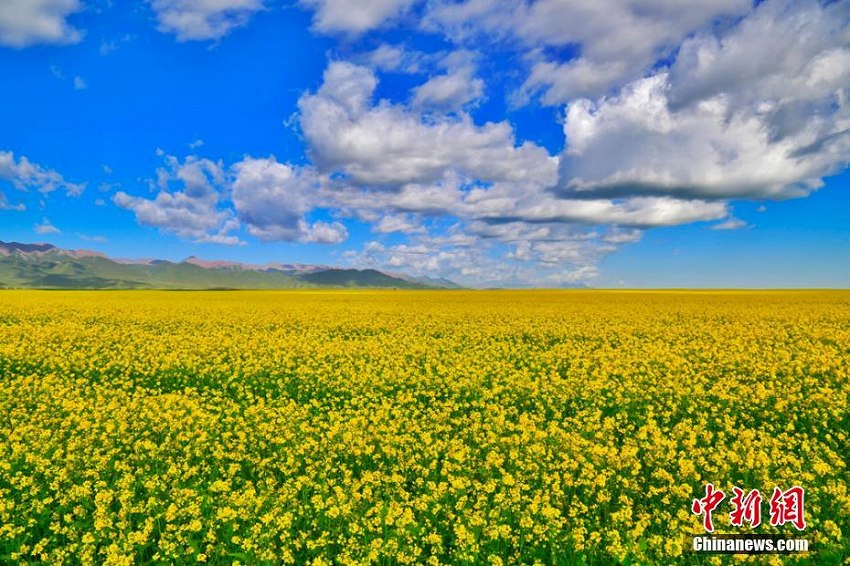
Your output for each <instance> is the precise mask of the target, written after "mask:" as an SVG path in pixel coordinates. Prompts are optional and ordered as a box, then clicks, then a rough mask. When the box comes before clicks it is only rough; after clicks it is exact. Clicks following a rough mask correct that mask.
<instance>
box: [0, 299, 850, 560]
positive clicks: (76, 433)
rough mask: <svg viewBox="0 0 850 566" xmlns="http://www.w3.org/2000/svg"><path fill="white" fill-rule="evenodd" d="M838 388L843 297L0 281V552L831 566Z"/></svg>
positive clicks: (840, 518)
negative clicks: (745, 498)
mask: <svg viewBox="0 0 850 566" xmlns="http://www.w3.org/2000/svg"><path fill="white" fill-rule="evenodd" d="M848 378H850V292H614V291H611V292H602V291H600V292H596V291H566V292H558V291H492V292H491V291H486V292H485V291H481V292H473V291H457V292H455V291H447V292H440V291H434V292H425V291H411V292H403V291H385V292H366V291H319V292H312V291H294V292H293V291H289V292H274V291H268V292H155V291H151V292H148V291H130V292H58V291H57V292H49V291H48V292H37V291H5V292H2V293H0V419H2V426H0V562H4V563H6V562H16V561H20V562H30V563H35V562H47V563H57V564H58V563H66V564H76V563H84V564H102V563H109V564H134V563H145V562H157V563H178V564H181V563H189V562H192V563H194V562H206V563H212V564H222V563H227V564H231V563H234V562H239V563H242V564H266V563H267V564H277V563H295V564H305V563H311V564H332V563H337V564H364V563H365V564H371V563H381V564H421V563H425V564H438V563H439V564H446V563H450V564H494V565H498V564H519V563H523V564H530V563H535V562H537V563H541V564H574V563H587V564H611V563H618V562H619V563H631V564H637V563H639V564H645V563H651V564H672V563H705V562H710V561H713V562H715V563H721V562H723V563H726V562H728V561H725V560H724V561H721V560H720V559H719V558H718V557H714V558H713V559H712V558H709V557H706V556H698V555H695V554H692V553H690V551H689V548H690V547H689V545H690V542H691V537H692V536H693V535H694V534H699V533H702V532H703V527H702V521H701V518H700V517H698V516H697V515H694V514H692V513H691V503H692V501H693V499H694V498H697V497H701V496H702V495H703V494H704V491H703V490H704V485H705V484H706V483H709V482H711V483H713V484H714V485H716V486H718V488H722V489H724V490H726V491H727V493H728V492H729V490H730V489H731V487H732V486H733V485H739V486H742V487H746V488H747V489H754V488H758V489H760V490H761V491H762V493H768V494H769V492H770V490H771V489H772V488H773V486H774V485H780V486H790V485H800V486H803V487H804V488H805V489H806V501H805V505H806V508H805V513H806V522H807V530H806V532H805V533H804V534H805V536H806V537H807V538H808V539H810V541H811V543H812V546H813V548H814V552H812V553H810V554H808V555H803V556H802V557H800V558H799V560H800V561H802V562H807V561H808V562H811V563H817V564H821V563H827V564H828V563H842V562H845V561H846V560H847V558H848V556H850V542H848V541H850V493H848V488H847V485H848V480H849V479H850V474H848V469H847V465H848V458H850V444H848V434H850V412H849V411H848V395H850V380H848ZM728 512H729V510H728V508H727V507H725V506H724V507H723V508H722V513H721V510H720V509H719V510H718V511H717V512H716V515H715V522H716V523H717V524H718V529H717V532H730V533H731V532H749V531H748V530H747V529H746V528H744V529H741V528H737V529H736V528H732V527H730V525H729V524H728ZM724 516H725V519H724ZM755 532H759V533H775V532H783V533H790V534H793V535H795V536H796V535H797V533H796V531H795V530H794V529H793V527H790V525H786V526H784V527H781V528H780V527H771V526H770V525H769V524H767V525H762V526H760V527H758V529H756V531H755ZM725 558H728V557H725ZM772 560H773V561H774V562H775V563H779V557H773V558H772Z"/></svg>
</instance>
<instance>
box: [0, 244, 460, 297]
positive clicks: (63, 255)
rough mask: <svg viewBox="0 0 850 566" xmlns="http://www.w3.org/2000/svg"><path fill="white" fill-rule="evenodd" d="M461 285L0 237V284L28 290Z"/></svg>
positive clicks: (320, 267)
mask: <svg viewBox="0 0 850 566" xmlns="http://www.w3.org/2000/svg"><path fill="white" fill-rule="evenodd" d="M339 287H348V288H379V289H457V288H460V286H459V285H457V284H456V283H454V282H453V281H449V280H448V279H434V278H430V277H412V276H409V275H405V274H400V273H385V272H383V271H378V270H376V269H344V268H338V267H330V266H326V265H304V264H299V263H294V264H290V263H268V264H263V265H253V264H247V263H238V262H232V261H206V260H202V259H199V258H197V257H194V256H192V257H189V258H186V259H185V260H183V261H181V262H177V263H175V262H171V261H165V260H159V259H139V260H129V259H113V258H110V257H108V256H106V255H105V254H102V253H100V252H95V251H88V250H65V249H61V248H58V247H56V246H54V245H51V244H21V243H17V242H8V243H6V242H2V241H0V288H7V289H8V288H25V289H300V288H305V289H306V288H339Z"/></svg>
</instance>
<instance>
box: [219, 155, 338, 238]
mask: <svg viewBox="0 0 850 566" xmlns="http://www.w3.org/2000/svg"><path fill="white" fill-rule="evenodd" d="M232 171H233V173H234V179H233V183H232V188H231V198H232V200H233V205H234V208H235V210H236V213H237V216H238V218H239V220H240V221H242V222H243V223H244V224H245V225H246V226H247V228H248V232H249V233H250V234H251V235H252V236H256V237H257V238H260V239H261V240H264V241H276V240H285V241H293V240H300V241H303V242H316V243H324V244H335V243H339V242H342V241H344V240H345V239H346V238H348V230H347V229H346V228H345V226H344V225H343V224H341V223H339V222H332V223H327V222H321V221H319V222H315V223H313V224H312V225H311V224H309V223H308V222H307V220H306V219H305V215H306V214H307V213H308V212H310V211H311V210H313V209H314V208H316V207H318V206H319V205H320V196H321V195H320V189H321V188H322V184H323V182H324V181H323V180H322V179H321V178H320V177H319V176H318V175H317V174H316V172H315V171H314V170H313V169H311V168H299V167H292V166H290V165H287V164H284V163H279V162H278V161H277V160H276V159H275V158H274V157H268V158H252V157H246V158H245V159H243V160H242V161H240V162H239V163H236V164H234V165H233V167H232Z"/></svg>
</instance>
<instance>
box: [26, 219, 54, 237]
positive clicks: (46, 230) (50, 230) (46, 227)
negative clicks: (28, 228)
mask: <svg viewBox="0 0 850 566" xmlns="http://www.w3.org/2000/svg"><path fill="white" fill-rule="evenodd" d="M33 230H35V233H36V234H41V235H45V234H59V233H61V230H59V228H57V227H56V226H54V225H53V223H51V222H50V220H48V219H47V218H42V220H41V222H39V223H38V224H36V225H35V226H33Z"/></svg>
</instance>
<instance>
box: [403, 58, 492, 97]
mask: <svg viewBox="0 0 850 566" xmlns="http://www.w3.org/2000/svg"><path fill="white" fill-rule="evenodd" d="M472 59H473V56H472V54H470V53H468V52H465V51H458V52H455V53H453V54H451V55H449V56H448V57H446V58H445V59H444V60H443V62H442V65H443V66H444V67H445V68H446V70H447V72H446V73H445V74H441V75H436V76H433V77H431V78H430V79H428V81H427V82H426V83H425V84H422V85H420V86H418V87H416V88H415V89H414V90H413V106H414V107H415V108H420V109H425V110H433V111H437V112H459V111H460V110H462V109H463V108H464V107H465V106H467V105H469V104H471V103H474V102H477V101H478V100H480V99H481V97H482V96H483V95H484V81H483V80H481V79H480V78H477V77H475V65H474V63H473V60H472Z"/></svg>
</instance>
